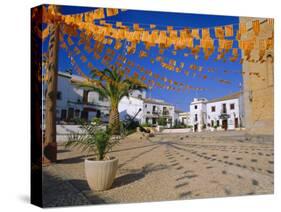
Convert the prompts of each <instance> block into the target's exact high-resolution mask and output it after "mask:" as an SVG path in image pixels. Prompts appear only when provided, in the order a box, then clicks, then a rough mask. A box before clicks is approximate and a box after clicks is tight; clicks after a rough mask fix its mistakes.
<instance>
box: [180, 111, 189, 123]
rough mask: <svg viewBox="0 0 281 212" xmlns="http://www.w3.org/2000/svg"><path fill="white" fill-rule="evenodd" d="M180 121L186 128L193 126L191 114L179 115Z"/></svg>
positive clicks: (183, 113)
mask: <svg viewBox="0 0 281 212" xmlns="http://www.w3.org/2000/svg"><path fill="white" fill-rule="evenodd" d="M179 121H180V123H182V124H185V125H186V126H190V125H191V120H190V112H182V113H179Z"/></svg>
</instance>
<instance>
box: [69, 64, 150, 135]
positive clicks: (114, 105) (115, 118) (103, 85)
mask: <svg viewBox="0 0 281 212" xmlns="http://www.w3.org/2000/svg"><path fill="white" fill-rule="evenodd" d="M72 83H73V84H74V85H76V87H78V88H82V89H85V90H88V91H94V92H97V93H98V94H99V95H100V96H102V97H105V98H107V99H108V100H109V102H110V110H109V129H110V130H111V133H112V134H113V135H119V134H120V119H119V111H118V105H119V102H120V101H121V99H122V98H123V97H129V94H130V93H131V92H132V91H136V90H138V91H142V90H144V89H147V85H146V84H144V83H143V82H142V81H140V80H139V79H138V78H137V77H135V76H132V77H129V76H127V77H125V76H124V72H123V71H122V70H117V69H114V68H113V69H112V70H109V69H104V70H102V71H100V70H97V69H93V70H92V71H91V79H88V80H82V81H81V80H72Z"/></svg>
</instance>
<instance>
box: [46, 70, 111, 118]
mask: <svg viewBox="0 0 281 212" xmlns="http://www.w3.org/2000/svg"><path fill="white" fill-rule="evenodd" d="M82 79H83V78H81V77H79V76H77V75H72V74H71V73H69V72H59V73H58V88H57V106H56V121H57V123H69V122H74V121H75V119H83V120H86V121H90V120H92V119H93V118H94V117H98V118H101V119H102V120H103V121H104V122H107V121H108V117H109V101H108V100H107V99H106V98H103V97H101V96H100V95H99V94H98V93H96V92H89V91H87V90H84V89H81V88H76V87H75V86H74V85H73V83H72V82H71V80H78V81H79V80H82ZM42 90H43V92H44V93H43V95H42V97H43V99H42V104H43V119H44V118H45V117H44V116H45V95H46V84H43V89H42Z"/></svg>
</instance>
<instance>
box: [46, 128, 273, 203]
mask: <svg viewBox="0 0 281 212" xmlns="http://www.w3.org/2000/svg"><path fill="white" fill-rule="evenodd" d="M249 138H250V137H247V138H246V137H245V136H244V135H242V133H241V132H240V133H228V132H222V133H209V134H208V133H207V134H192V133H190V134H168V135H167V134H163V135H161V134H159V135H156V136H155V137H152V138H150V140H147V139H146V138H145V137H144V136H142V135H141V134H134V135H131V136H129V137H128V138H126V139H125V140H124V141H122V142H121V144H120V145H118V146H116V148H114V151H113V152H112V153H111V155H114V156H116V157H118V158H119V168H118V172H117V176H116V179H115V181H114V184H113V186H112V188H111V189H110V190H107V191H102V192H93V191H91V190H90V189H89V187H88V185H87V182H86V180H85V174H84V163H83V160H84V156H83V155H82V154H81V153H80V152H79V151H78V150H77V149H75V150H66V149H64V147H63V146H60V147H59V153H58V158H59V161H58V163H57V164H54V165H52V166H49V167H44V168H43V171H44V176H43V184H44V185H43V190H44V194H43V195H44V203H45V204H44V205H45V206H50V207H51V206H65V205H84V204H101V203H129V202H144V201H163V200H176V199H195V198H210V197H227V196H238V195H254V194H272V193H273V185H274V178H273V175H274V170H273V166H274V161H273V157H274V153H273V139H272V138H268V137H266V139H262V140H261V139H260V140H256V139H249Z"/></svg>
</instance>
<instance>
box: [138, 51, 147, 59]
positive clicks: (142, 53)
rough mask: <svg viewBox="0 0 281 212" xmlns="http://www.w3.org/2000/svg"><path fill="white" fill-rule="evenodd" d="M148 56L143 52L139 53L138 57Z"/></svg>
mask: <svg viewBox="0 0 281 212" xmlns="http://www.w3.org/2000/svg"><path fill="white" fill-rule="evenodd" d="M147 56H148V54H147V52H145V51H142V50H141V51H140V53H139V57H141V58H142V57H147Z"/></svg>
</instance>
